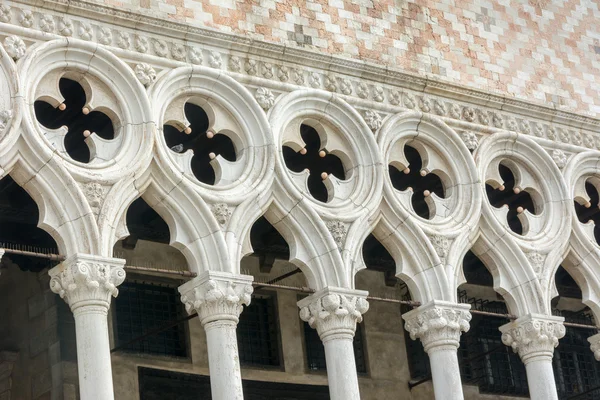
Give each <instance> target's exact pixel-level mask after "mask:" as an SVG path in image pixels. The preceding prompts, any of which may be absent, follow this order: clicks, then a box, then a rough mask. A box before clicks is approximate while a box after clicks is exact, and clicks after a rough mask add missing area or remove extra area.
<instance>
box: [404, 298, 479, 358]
mask: <svg viewBox="0 0 600 400" xmlns="http://www.w3.org/2000/svg"><path fill="white" fill-rule="evenodd" d="M470 308H471V306H470V305H469V304H455V303H449V302H445V301H438V300H433V301H431V302H429V303H427V304H424V305H422V306H420V307H419V308H416V309H414V310H412V311H409V312H407V313H405V314H403V315H402V318H403V319H404V321H405V328H406V330H407V331H408V332H409V334H410V337H411V339H412V340H416V339H420V340H421V343H422V344H423V347H424V348H425V351H426V352H427V353H429V352H430V351H436V350H442V349H446V348H447V347H448V346H450V347H452V348H454V349H456V348H458V345H459V341H460V335H461V333H462V332H468V330H469V328H470V325H469V321H471V313H470V312H469V309H470Z"/></svg>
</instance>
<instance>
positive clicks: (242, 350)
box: [237, 295, 281, 367]
mask: <svg viewBox="0 0 600 400" xmlns="http://www.w3.org/2000/svg"><path fill="white" fill-rule="evenodd" d="M278 326H279V325H278V321H277V316H276V309H275V301H274V298H273V297H272V296H263V295H258V296H256V295H255V296H254V297H253V298H252V302H251V303H250V305H249V306H248V307H246V308H245V309H244V311H243V312H242V314H241V315H240V322H239V323H238V326H237V339H238V349H239V354H240V364H242V365H249V366H251V365H255V366H272V367H275V366H279V365H281V361H280V356H279V335H278Z"/></svg>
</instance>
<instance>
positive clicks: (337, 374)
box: [323, 336, 360, 400]
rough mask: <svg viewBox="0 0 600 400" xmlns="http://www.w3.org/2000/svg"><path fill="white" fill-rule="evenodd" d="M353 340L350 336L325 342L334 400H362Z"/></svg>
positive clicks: (326, 360)
mask: <svg viewBox="0 0 600 400" xmlns="http://www.w3.org/2000/svg"><path fill="white" fill-rule="evenodd" d="M352 340H353V338H352V337H351V336H350V337H346V338H332V339H329V340H325V341H323V346H325V362H326V363H327V378H328V380H329V393H330V394H331V399H332V400H336V399H343V400H360V393H359V390H358V378H357V376H356V360H355V359H354V347H353V346H352Z"/></svg>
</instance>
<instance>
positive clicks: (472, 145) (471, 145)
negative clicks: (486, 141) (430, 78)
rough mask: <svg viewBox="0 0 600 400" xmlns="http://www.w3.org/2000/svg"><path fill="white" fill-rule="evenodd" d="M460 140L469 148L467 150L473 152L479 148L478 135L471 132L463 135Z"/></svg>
mask: <svg viewBox="0 0 600 400" xmlns="http://www.w3.org/2000/svg"><path fill="white" fill-rule="evenodd" d="M460 138H461V139H462V141H463V143H464V144H465V146H467V149H469V150H471V151H473V150H476V149H477V146H479V139H477V135H476V134H475V133H473V132H471V131H466V132H463V133H462V135H460Z"/></svg>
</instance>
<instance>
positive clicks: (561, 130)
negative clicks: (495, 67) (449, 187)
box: [2, 4, 600, 149]
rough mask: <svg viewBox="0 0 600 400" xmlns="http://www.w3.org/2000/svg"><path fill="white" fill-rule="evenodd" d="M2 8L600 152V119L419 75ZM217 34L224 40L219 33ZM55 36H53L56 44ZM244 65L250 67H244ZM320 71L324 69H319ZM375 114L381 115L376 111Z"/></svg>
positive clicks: (122, 42) (131, 46)
mask: <svg viewBox="0 0 600 400" xmlns="http://www.w3.org/2000/svg"><path fill="white" fill-rule="evenodd" d="M2 6H3V7H4V8H3V9H4V10H5V11H4V13H3V14H2V16H3V17H2V18H3V21H4V22H7V23H12V24H15V25H17V26H22V27H26V28H29V29H34V30H40V31H42V32H45V33H47V34H55V35H57V36H73V37H76V38H78V39H83V40H88V41H94V40H95V41H96V42H98V43H99V44H102V45H106V46H114V47H116V48H120V49H123V50H129V51H135V52H138V53H143V54H148V55H153V56H157V57H160V58H166V59H170V60H173V61H178V62H182V63H190V64H193V65H207V66H209V67H211V68H217V69H222V68H225V69H227V70H229V71H231V72H235V73H238V74H240V73H241V74H245V75H247V76H249V77H256V78H260V79H264V80H267V81H272V82H273V84H277V83H279V82H285V83H293V84H295V85H299V86H307V87H310V88H315V89H323V90H328V91H330V92H333V93H339V94H340V95H344V96H347V97H349V98H352V97H355V98H356V99H357V100H368V101H371V102H372V108H373V109H374V110H377V109H378V108H379V107H385V106H387V107H389V106H395V107H398V106H401V107H404V108H407V109H415V108H417V107H418V109H419V110H421V111H422V112H426V113H431V114H433V115H436V116H438V117H443V118H448V119H450V120H457V121H462V122H465V123H469V124H473V129H476V128H475V126H476V125H479V126H482V127H485V129H487V130H486V133H488V130H489V129H508V130H511V131H516V132H519V133H523V134H525V135H531V136H536V137H540V138H545V139H549V140H553V141H557V142H561V143H567V144H573V145H576V146H585V147H588V148H594V149H598V148H600V135H598V134H596V133H594V132H593V131H594V130H597V128H598V127H600V121H598V120H594V119H592V118H589V117H587V116H583V115H576V114H573V113H569V112H566V111H561V110H554V109H551V108H549V107H544V106H538V105H531V104H529V103H525V102H520V101H518V100H516V99H515V100H513V99H506V98H503V97H499V96H498V97H497V98H494V97H493V96H494V95H492V94H483V93H482V92H480V91H477V90H469V89H465V88H461V90H462V91H464V93H463V94H465V95H469V96H471V97H472V98H474V99H477V98H481V99H482V103H486V104H491V103H494V102H495V103H498V107H502V106H503V104H509V103H510V104H511V105H512V106H514V107H517V108H519V107H520V108H522V109H523V112H522V114H523V115H526V114H529V115H531V114H532V112H530V111H525V110H529V109H531V110H534V111H535V112H534V114H536V115H540V118H541V120H535V119H533V118H528V117H525V116H518V117H516V118H515V116H514V115H511V114H510V113H508V112H504V111H502V112H501V111H497V110H494V109H492V108H490V107H486V106H481V105H478V104H466V103H464V102H463V101H461V100H459V101H456V100H453V99H451V98H444V97H441V96H437V95H432V94H424V93H422V92H419V91H415V90H412V89H407V88H406V89H405V88H399V87H398V86H403V85H407V87H408V86H415V85H430V86H432V87H435V89H438V88H442V89H443V88H444V85H445V84H443V83H440V82H433V81H426V80H423V81H421V78H419V77H416V76H410V75H407V74H402V73H400V72H393V71H389V70H388V69H384V68H383V69H382V70H381V71H378V70H377V69H374V73H373V74H372V75H373V77H374V78H375V79H377V74H380V75H381V76H382V79H385V82H386V84H380V83H378V82H376V81H375V80H374V81H368V80H365V79H364V78H355V77H353V76H345V74H344V73H343V72H339V73H338V72H336V73H332V72H327V71H324V70H323V71H321V70H315V69H313V68H314V67H313V68H293V67H290V66H288V65H285V64H284V63H282V62H278V61H274V60H268V59H265V58H264V57H261V59H260V60H258V59H254V58H248V59H246V60H242V59H240V57H239V56H237V55H235V54H232V53H231V52H230V51H229V50H223V51H221V50H216V49H205V48H203V47H200V46H197V45H196V44H194V43H193V42H192V41H190V40H188V41H186V42H182V41H178V40H175V39H166V38H165V37H159V36H154V35H153V34H152V33H151V32H143V31H140V30H137V31H133V30H129V29H126V28H122V27H117V26H111V25H107V24H104V23H101V22H95V23H90V22H88V21H86V20H82V19H79V18H75V17H73V18H71V17H69V18H67V17H65V16H64V15H55V14H52V13H50V12H45V11H42V10H29V9H27V8H26V6H23V8H19V7H10V6H8V5H6V4H3V5H2ZM84 6H85V7H89V8H92V9H95V10H98V11H100V9H101V10H102V11H104V12H106V11H107V10H108V9H104V8H102V7H101V6H94V5H91V4H90V5H84ZM110 12H112V13H118V11H115V10H112V9H111V10H110ZM121 13H123V16H125V15H126V12H125V11H123V12H121ZM152 23H154V24H166V22H165V21H159V20H152ZM169 28H171V29H183V28H184V26H183V25H181V26H179V25H178V24H176V23H169ZM185 29H186V31H187V30H189V29H190V27H188V26H185ZM195 29H197V30H198V32H202V33H203V34H206V32H205V31H204V30H202V29H201V28H195ZM211 34H212V35H219V34H217V33H211ZM220 35H221V36H223V37H225V36H226V35H225V34H220ZM50 36H51V35H50ZM50 36H49V37H48V38H50ZM33 40H39V39H33ZM266 46H268V45H266ZM273 46H274V45H273ZM313 57H316V56H313ZM224 60H225V61H224ZM331 62H337V63H339V64H340V66H343V65H345V64H348V65H351V64H352V62H351V61H349V60H334V61H331ZM242 63H243V64H244V67H243V68H242ZM315 65H318V63H316V64H315ZM392 75H393V76H392ZM394 80H396V81H397V85H398V86H394V85H391V84H389V82H390V81H394ZM264 86H265V87H266V86H269V83H267V82H265V84H264ZM457 90H458V89H457V88H454V87H453V88H451V90H450V92H452V91H454V92H456V91H457ZM464 97H465V96H462V98H464ZM490 99H492V100H490ZM265 104H267V103H265ZM514 107H513V108H514ZM373 112H374V113H376V111H373ZM543 114H546V115H557V116H559V117H560V118H562V119H563V120H565V121H571V122H569V124H570V125H571V126H581V125H582V124H583V125H588V126H594V128H591V129H592V130H585V129H582V128H572V127H569V126H560V127H556V125H558V124H559V123H558V122H557V118H552V117H549V119H548V122H544V121H543V120H544V118H545V117H543V116H542V115H543ZM373 115H375V114H373ZM550 121H552V122H550ZM377 125H378V122H377V119H376V118H375V119H371V122H370V123H369V126H370V127H371V129H377V128H374V127H377Z"/></svg>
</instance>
